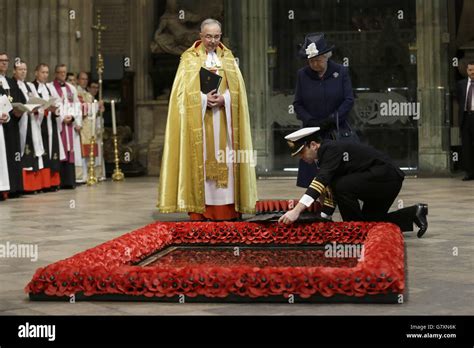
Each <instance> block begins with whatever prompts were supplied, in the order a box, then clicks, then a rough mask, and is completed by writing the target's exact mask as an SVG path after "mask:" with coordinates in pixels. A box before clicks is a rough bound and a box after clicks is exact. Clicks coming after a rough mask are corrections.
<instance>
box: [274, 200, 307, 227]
mask: <svg viewBox="0 0 474 348" xmlns="http://www.w3.org/2000/svg"><path fill="white" fill-rule="evenodd" d="M305 209H306V207H305V206H304V205H303V204H301V203H298V204H297V205H296V207H294V208H293V209H291V210H290V211H287V212H286V213H285V215H283V216H282V217H281V218H280V219H279V220H278V222H279V223H280V224H285V225H290V224H292V223H293V222H295V221H296V220H298V218H299V217H300V214H301V213H302V212H303V210H305Z"/></svg>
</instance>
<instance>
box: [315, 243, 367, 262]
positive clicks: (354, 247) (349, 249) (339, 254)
mask: <svg viewBox="0 0 474 348" xmlns="http://www.w3.org/2000/svg"><path fill="white" fill-rule="evenodd" d="M324 250H325V251H324V256H325V257H327V258H357V260H358V261H363V260H364V244H340V243H336V242H332V243H330V244H326V245H325V246H324Z"/></svg>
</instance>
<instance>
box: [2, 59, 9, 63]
mask: <svg viewBox="0 0 474 348" xmlns="http://www.w3.org/2000/svg"><path fill="white" fill-rule="evenodd" d="M9 61H10V59H0V63H8V62H9Z"/></svg>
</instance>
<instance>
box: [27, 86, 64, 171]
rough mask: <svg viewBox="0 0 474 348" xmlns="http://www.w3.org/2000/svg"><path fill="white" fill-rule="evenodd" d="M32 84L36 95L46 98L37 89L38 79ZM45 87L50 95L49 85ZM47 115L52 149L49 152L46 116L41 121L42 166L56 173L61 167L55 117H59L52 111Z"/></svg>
mask: <svg viewBox="0 0 474 348" xmlns="http://www.w3.org/2000/svg"><path fill="white" fill-rule="evenodd" d="M33 84H34V85H35V88H36V91H37V92H38V95H39V96H40V97H41V98H43V99H47V98H48V96H44V95H42V93H41V92H40V91H39V83H38V81H34V82H33ZM45 87H46V89H47V90H48V92H49V95H50V96H51V95H52V94H51V91H50V90H49V87H48V86H46V84H45ZM48 117H51V121H52V122H51V124H52V132H53V134H52V138H53V139H52V140H53V141H52V146H51V147H52V150H51V153H50V151H49V134H48V120H47V117H44V118H43V121H42V122H41V137H42V139H43V147H44V155H43V166H44V168H50V170H51V174H54V173H57V172H59V171H60V169H61V160H60V159H59V136H58V124H57V123H56V118H57V117H59V116H57V115H55V114H54V113H52V112H51V113H50V114H49V115H48Z"/></svg>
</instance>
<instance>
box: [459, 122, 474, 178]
mask: <svg viewBox="0 0 474 348" xmlns="http://www.w3.org/2000/svg"><path fill="white" fill-rule="evenodd" d="M461 139H462V146H461V149H462V161H463V167H464V170H465V171H466V174H467V175H474V113H471V114H469V113H464V120H463V123H462V125H461Z"/></svg>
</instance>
